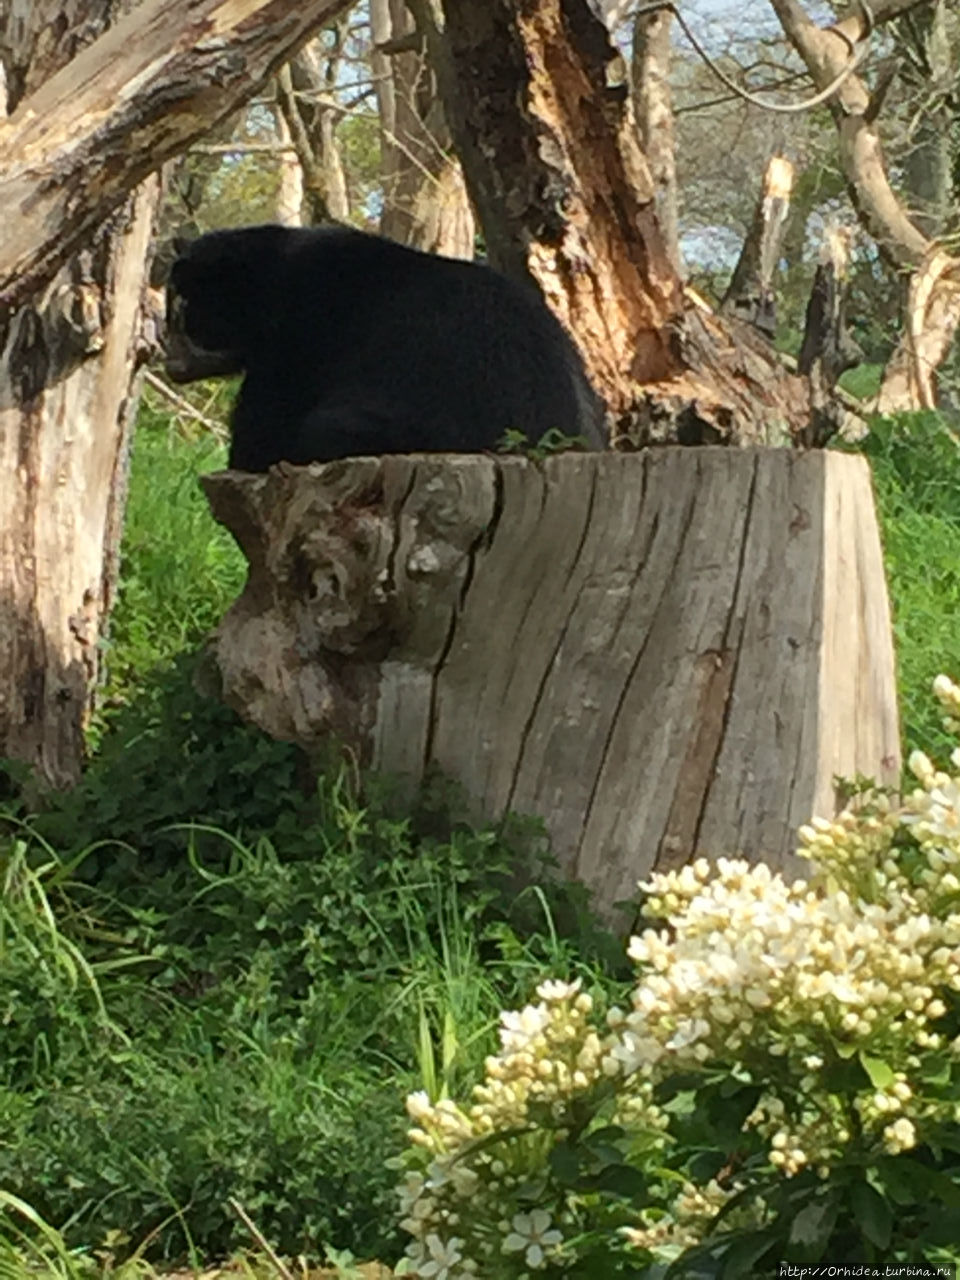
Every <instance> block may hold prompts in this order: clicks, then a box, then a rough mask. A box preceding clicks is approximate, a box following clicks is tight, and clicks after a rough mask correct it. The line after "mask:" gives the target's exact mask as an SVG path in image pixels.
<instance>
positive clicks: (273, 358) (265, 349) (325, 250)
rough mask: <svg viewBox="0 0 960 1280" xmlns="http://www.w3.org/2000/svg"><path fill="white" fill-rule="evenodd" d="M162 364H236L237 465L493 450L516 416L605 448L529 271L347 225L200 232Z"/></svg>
mask: <svg viewBox="0 0 960 1280" xmlns="http://www.w3.org/2000/svg"><path fill="white" fill-rule="evenodd" d="M167 318H168V336H167V372H168V374H169V376H170V377H171V378H172V379H173V380H174V381H177V382H191V381H193V380H194V379H197V378H207V377H215V376H221V375H226V374H231V373H243V374H244V375H245V376H244V380H243V384H242V386H241V389H240V394H239V397H238V399H237V402H236V404H235V406H234V410H233V417H232V422H231V428H232V442H231V447H230V466H231V467H235V468H237V469H239V470H242V471H264V470H266V468H267V467H269V466H271V465H272V464H273V463H275V462H279V461H281V460H286V461H287V462H293V463H307V462H326V461H329V460H330V459H332V458H343V457H349V456H356V455H361V454H382V453H419V452H444V451H450V452H457V453H471V452H478V451H481V450H485V449H495V448H496V447H497V445H498V444H499V443H500V442H501V440H502V438H503V436H504V434H505V433H506V432H507V431H508V430H510V429H514V430H517V431H520V432H522V434H523V435H524V436H525V437H526V438H527V440H529V441H531V442H532V443H535V442H536V441H538V440H539V439H540V438H541V437H542V436H543V435H544V434H545V433H546V432H548V431H550V430H551V429H556V430H558V431H560V432H562V433H563V434H564V435H568V436H581V437H583V438H584V439H585V440H586V441H587V443H588V445H589V446H590V447H591V448H602V447H603V412H602V406H601V404H600V402H599V401H598V399H597V397H596V396H595V394H594V392H593V390H592V389H591V387H590V384H589V382H588V381H587V377H586V374H585V373H584V370H583V366H582V364H581V362H580V357H579V355H578V354H577V351H576V348H575V347H574V345H573V343H572V341H571V340H570V338H569V337H568V336H567V334H566V332H565V331H564V329H563V327H562V326H561V324H560V323H559V321H558V320H557V319H556V317H555V316H554V315H553V314H552V312H551V311H550V310H549V308H548V307H547V306H546V304H545V303H544V302H543V300H542V298H541V297H540V296H539V294H538V293H537V292H536V290H535V289H534V288H533V287H532V286H531V287H530V288H529V289H527V288H524V287H523V286H520V285H517V284H514V283H513V282H512V281H510V280H508V279H506V278H505V277H504V276H501V275H499V274H498V273H497V272H496V271H493V270H492V269H491V268H489V267H486V266H481V265H479V264H477V263H471V262H462V261H457V260H454V259H451V258H441V257H436V256H434V255H433V254H427V253H421V252H419V251H417V250H415V249H410V248H407V247H405V246H403V245H400V244H395V243H394V242H392V241H390V240H384V239H382V238H381V237H379V236H374V235H368V234H366V233H364V232H360V231H353V230H350V229H348V228H341V227H337V228H322V229H320V228H311V229H305V228H295V227H281V226H258V227H243V228H240V229H239V230H234V231H212V232H209V233H208V234H207V235H203V236H200V238H199V239H197V240H195V241H194V242H193V243H192V244H190V245H189V246H188V247H187V248H186V249H185V250H184V251H183V252H182V253H181V254H180V256H179V257H178V258H177V259H176V261H175V262H174V264H173V266H172V268H171V271H170V279H169V283H168V288H167Z"/></svg>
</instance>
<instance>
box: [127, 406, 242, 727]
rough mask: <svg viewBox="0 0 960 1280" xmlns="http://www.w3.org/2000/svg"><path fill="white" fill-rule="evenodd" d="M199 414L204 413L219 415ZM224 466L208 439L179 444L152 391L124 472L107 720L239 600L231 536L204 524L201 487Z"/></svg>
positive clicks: (215, 442)
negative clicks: (146, 679)
mask: <svg viewBox="0 0 960 1280" xmlns="http://www.w3.org/2000/svg"><path fill="white" fill-rule="evenodd" d="M208 401H209V397H207V398H206V401H205V402H204V404H203V408H204V409H205V410H206V411H207V412H208V413H210V412H217V406H216V405H210V404H209V403H208ZM224 466H226V448H225V446H224V444H223V443H222V441H221V440H219V439H217V438H216V437H214V436H213V435H211V434H210V433H208V432H202V433H201V434H199V435H197V434H196V433H194V438H184V435H183V434H182V432H181V430H180V429H178V427H177V426H176V424H175V422H174V421H172V420H171V418H170V416H169V414H167V413H164V412H163V411H162V408H161V407H160V406H159V405H158V403H157V401H156V396H155V393H152V392H151V391H150V389H149V388H148V392H147V395H146V396H145V398H144V402H143V405H142V406H141V411H140V417H139V425H138V430H137V431H136V433H135V436H134V441H133V449H132V456H131V468H130V487H129V498H128V505H127V518H126V525H125V529H124V537H123V545H122V550H121V572H120V583H119V590H118V594H117V601H116V605H115V608H114V611H113V614H112V616H111V621H110V635H109V642H108V644H107V646H106V650H105V665H106V670H107V684H106V688H105V690H104V696H103V698H102V699H101V705H103V706H104V707H105V709H106V712H107V717H108V718H109V714H110V712H111V711H112V710H114V709H116V707H117V706H118V705H123V704H125V703H126V702H127V701H129V700H130V699H131V698H133V697H136V696H137V691H138V687H139V685H140V683H141V682H142V680H143V677H144V676H145V675H147V674H148V673H149V672H150V671H152V670H153V669H154V668H156V667H157V666H168V665H169V664H170V663H171V662H172V661H173V660H174V659H175V658H176V657H178V656H179V655H180V654H182V653H184V652H187V651H189V650H191V649H193V648H195V647H196V646H197V645H198V644H199V643H200V642H201V641H202V640H203V638H204V636H205V635H207V634H208V633H209V632H210V631H211V630H212V629H213V628H214V627H215V626H216V624H217V622H218V621H219V620H220V618H221V617H222V615H223V613H224V611H225V610H226V608H227V607H228V605H229V604H230V603H231V601H232V600H233V599H234V598H235V597H236V595H237V594H238V592H239V591H240V589H241V587H242V586H243V581H244V577H245V573H246V569H245V562H244V559H243V556H242V554H241V552H240V550H239V548H238V547H237V545H236V543H235V542H234V540H233V538H232V536H231V535H230V534H229V533H228V532H227V531H226V530H225V529H224V528H222V527H221V526H220V525H218V524H217V523H216V522H215V521H214V519H213V517H212V516H211V514H210V511H209V508H208V506H207V502H206V499H205V497H204V495H203V492H202V490H201V488H200V483H199V477H200V476H201V475H202V474H203V473H204V472H207V471H214V470H218V469H220V468H222V467H224Z"/></svg>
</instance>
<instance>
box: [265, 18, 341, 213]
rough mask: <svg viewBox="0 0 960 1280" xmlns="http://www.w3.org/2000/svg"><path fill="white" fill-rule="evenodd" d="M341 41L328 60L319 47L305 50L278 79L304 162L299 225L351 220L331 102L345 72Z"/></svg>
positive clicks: (282, 102) (284, 109)
mask: <svg viewBox="0 0 960 1280" xmlns="http://www.w3.org/2000/svg"><path fill="white" fill-rule="evenodd" d="M338 50H339V41H338V44H337V48H336V49H334V51H333V53H332V54H331V55H329V56H328V57H327V69H326V70H324V65H323V63H324V58H325V56H327V55H325V54H324V53H323V52H322V51H321V50H320V48H319V45H318V42H317V41H311V43H310V44H308V45H305V46H304V47H303V48H302V49H301V50H300V52H299V53H298V54H297V56H296V57H295V58H293V59H292V60H291V62H290V65H289V66H288V67H285V68H284V69H283V71H281V73H280V75H279V76H278V77H277V93H278V97H279V102H280V110H281V112H282V115H283V118H284V120H285V122H286V125H287V129H288V130H289V132H290V136H291V138H292V139H293V144H294V146H295V148H296V151H297V156H298V159H299V161H300V169H301V174H302V178H303V205H302V209H301V215H300V222H301V224H302V225H304V226H318V225H320V224H321V223H324V222H329V221H333V222H346V221H347V219H348V218H349V216H350V202H349V199H348V198H347V179H346V175H345V173H344V170H343V158H342V157H341V155H340V146H339V143H338V141H337V136H336V116H337V111H336V108H335V107H334V106H333V104H332V102H331V101H326V100H325V99H327V98H332V95H333V91H334V89H335V87H336V77H337V73H338V68H339V66H340V56H339V51H338Z"/></svg>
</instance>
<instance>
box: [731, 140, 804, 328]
mask: <svg viewBox="0 0 960 1280" xmlns="http://www.w3.org/2000/svg"><path fill="white" fill-rule="evenodd" d="M792 188H793V165H792V164H791V163H790V161H789V160H787V158H786V157H785V156H771V157H770V160H769V162H768V164H767V168H766V172H765V173H764V175H763V190H762V191H761V193H760V198H759V200H758V201H757V204H756V208H755V209H754V213H753V221H752V223H751V225H750V230H749V231H748V232H747V238H746V239H745V240H744V242H743V248H742V249H741V250H740V257H739V258H738V259H737V265H736V267H734V270H733V275H732V277H731V278H730V285H729V287H728V289H727V291H726V293H725V294H724V296H723V301H722V303H721V304H720V306H721V310H723V311H727V312H730V313H731V314H732V315H735V316H739V317H740V319H742V320H745V321H747V323H748V324H752V325H753V327H754V328H755V329H758V330H759V331H760V332H761V333H762V334H764V335H765V336H766V337H768V338H770V339H771V341H772V340H773V337H774V335H775V334H776V331H777V310H776V294H775V293H774V288H773V278H774V275H775V273H776V270H777V264H778V262H779V260H780V246H781V244H782V242H783V233H784V230H785V227H786V222H787V217H788V216H789V213H790V192H791V190H792Z"/></svg>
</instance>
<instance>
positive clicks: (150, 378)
mask: <svg viewBox="0 0 960 1280" xmlns="http://www.w3.org/2000/svg"><path fill="white" fill-rule="evenodd" d="M143 376H144V378H145V379H146V381H147V383H148V384H149V385H150V386H151V387H153V389H154V391H158V392H159V393H160V395H162V396H163V398H164V399H165V400H169V401H170V403H171V404H172V405H173V406H174V408H175V409H177V410H178V411H179V412H180V413H185V414H186V415H187V417H189V418H193V419H195V421H197V422H199V423H201V424H202V425H203V426H205V427H206V428H207V430H208V431H210V432H212V433H213V435H215V436H216V437H217V439H218V440H220V441H221V442H222V443H226V442H227V440H229V438H230V433H229V431H227V429H226V427H225V426H224V425H223V423H222V422H216V421H215V420H214V419H213V418H208V417H207V416H206V414H204V413H201V412H200V410H199V409H195V408H194V407H193V405H192V404H191V403H190V401H189V400H187V399H186V398H185V397H184V396H181V395H178V394H177V392H176V391H174V389H173V387H168V386H167V384H166V383H165V382H164V380H163V379H162V378H158V377H157V375H156V374H155V373H151V372H150V370H149V369H145V370H144V373H143Z"/></svg>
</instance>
